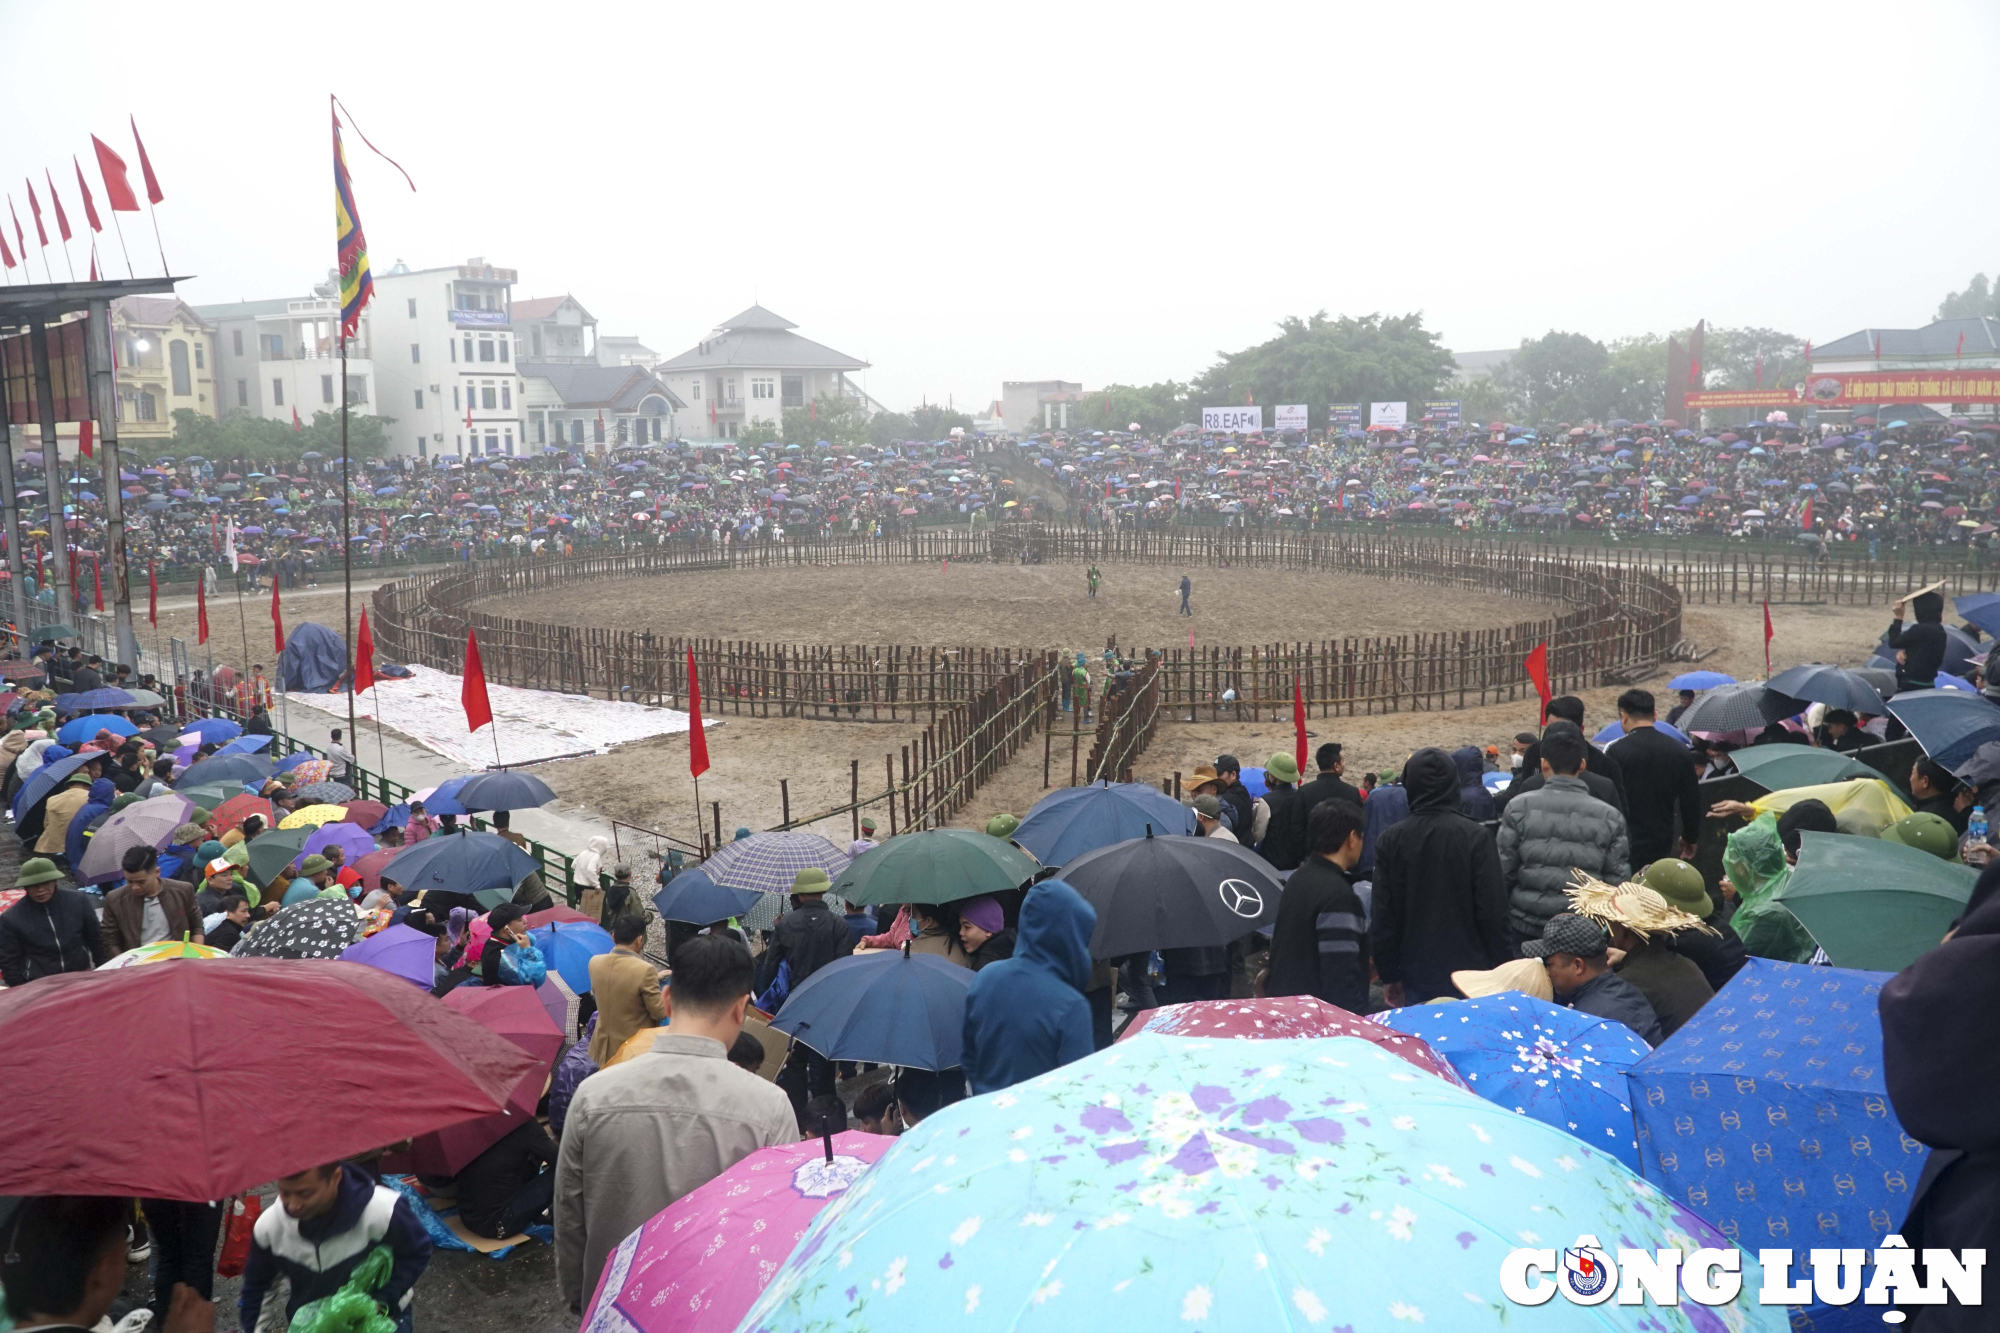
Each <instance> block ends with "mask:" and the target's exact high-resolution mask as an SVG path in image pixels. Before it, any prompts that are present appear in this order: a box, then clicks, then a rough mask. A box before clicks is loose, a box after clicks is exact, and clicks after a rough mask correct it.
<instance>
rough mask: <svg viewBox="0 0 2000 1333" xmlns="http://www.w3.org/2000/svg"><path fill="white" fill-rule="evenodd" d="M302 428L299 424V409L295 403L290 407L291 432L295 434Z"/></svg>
mask: <svg viewBox="0 0 2000 1333" xmlns="http://www.w3.org/2000/svg"><path fill="white" fill-rule="evenodd" d="M302 429H303V427H301V426H300V425H299V409H298V407H297V406H296V405H295V406H294V407H293V408H292V434H294V435H297V434H298V433H299V432H300V431H301V430H302Z"/></svg>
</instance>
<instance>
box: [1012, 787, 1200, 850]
mask: <svg viewBox="0 0 2000 1333" xmlns="http://www.w3.org/2000/svg"><path fill="white" fill-rule="evenodd" d="M1148 825H1151V826H1152V830H1153V832H1154V833H1156V834H1170V833H1171V834H1191V833H1193V832H1194V813H1193V812H1192V811H1191V810H1189V809H1188V808H1187V807H1186V806H1184V805H1182V804H1181V803H1180V802H1179V801H1176V800H1175V799H1174V798H1173V797H1171V796H1169V795H1167V794H1166V793H1165V792H1163V791H1161V790H1160V789H1159V788H1158V787H1155V786H1153V785H1152V784H1151V783H1146V782H1097V783H1092V784H1091V785H1090V786H1088V787H1061V788H1058V789H1057V790H1055V791H1052V792H1050V793H1049V794H1048V795H1047V796H1044V797H1043V798H1042V799H1041V800H1039V801H1037V802H1035V804H1034V806H1033V808H1031V809H1030V810H1029V811H1028V817H1027V818H1026V819H1024V820H1022V821H1021V826H1020V827H1019V828H1017V829H1015V830H1014V837H1013V841H1015V842H1018V843H1019V844H1021V846H1023V847H1025V848H1027V849H1028V850H1029V851H1030V852H1032V853H1034V856H1035V859H1036V860H1037V861H1040V862H1041V863H1042V864H1043V865H1045V866H1059V865H1065V864H1067V863H1068V862H1070V861H1073V860H1075V859H1076V858H1077V857H1079V856H1082V855H1083V854H1084V853H1085V852H1094V851H1096V850H1097V849H1098V848H1099V847H1109V846H1110V845H1111V844H1112V843H1114V842H1125V841H1127V840H1129V839H1132V838H1143V837H1145V836H1146V828H1147V826H1148Z"/></svg>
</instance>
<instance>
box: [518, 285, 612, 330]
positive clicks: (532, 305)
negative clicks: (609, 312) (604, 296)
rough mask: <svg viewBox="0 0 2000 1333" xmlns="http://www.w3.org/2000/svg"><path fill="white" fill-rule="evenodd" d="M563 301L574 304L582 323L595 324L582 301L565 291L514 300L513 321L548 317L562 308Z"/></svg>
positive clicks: (520, 321)
mask: <svg viewBox="0 0 2000 1333" xmlns="http://www.w3.org/2000/svg"><path fill="white" fill-rule="evenodd" d="M565 301H567V302H569V303H570V304H572V305H574V306H575V307H576V308H577V310H578V311H579V312H581V313H582V315H583V320H584V323H586V324H595V323H596V322H597V321H596V319H594V318H593V317H592V316H591V313H590V312H589V311H588V310H585V309H584V308H583V302H581V301H579V300H577V299H576V298H575V297H574V296H571V295H570V294H569V293H567V292H565V293H563V294H562V295H561V296H536V297H531V298H530V299H528V300H526V301H516V302H514V322H515V323H516V324H519V323H523V322H525V321H528V320H537V319H548V318H550V317H551V316H553V315H554V314H555V313H556V311H558V310H560V309H562V307H563V303H564V302H565Z"/></svg>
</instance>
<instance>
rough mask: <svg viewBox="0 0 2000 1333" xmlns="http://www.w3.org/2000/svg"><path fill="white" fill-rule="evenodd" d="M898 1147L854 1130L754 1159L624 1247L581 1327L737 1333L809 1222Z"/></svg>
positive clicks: (656, 1218)
mask: <svg viewBox="0 0 2000 1333" xmlns="http://www.w3.org/2000/svg"><path fill="white" fill-rule="evenodd" d="M895 1142H896V1140H895V1138H894V1137H893V1136H890V1135H886V1134H863V1133H861V1132H860V1131H858V1130H849V1131H847V1132H845V1133H841V1134H835V1135H833V1136H832V1137H831V1138H830V1139H824V1140H822V1139H808V1140H806V1141H805V1142H803V1143H786V1144H780V1145H779V1146H777V1147H773V1148H760V1149H758V1150H757V1151H756V1152H753V1153H751V1154H750V1155H749V1156H748V1157H745V1158H744V1159H742V1160H741V1161H739V1162H737V1163H736V1165H734V1166H732V1167H730V1168H729V1169H728V1170H727V1171H724V1172H723V1173H722V1174H721V1175H719V1176H717V1177H716V1178H715V1179H713V1180H711V1181H709V1182H708V1183H706V1184H704V1185H702V1186H701V1187H700V1188H698V1189H695V1190H691V1191H689V1192H688V1193H686V1194H684V1195H682V1196H681V1197H680V1198H678V1199H676V1200H674V1201H673V1202H672V1203H671V1204H668V1205H667V1207H666V1208H664V1209H662V1210H661V1211H660V1212H658V1213H656V1214H654V1215H653V1217H652V1218H651V1219H650V1220H648V1221H647V1222H646V1223H645V1225H643V1226H641V1227H640V1228H639V1229H638V1230H636V1231H634V1232H633V1233H632V1234H631V1235H629V1236H627V1237H626V1238H625V1239H624V1240H622V1241H620V1242H619V1244H618V1248H617V1249H615V1250H613V1251H612V1252H611V1253H610V1254H609V1255H608V1256H607V1257H606V1259H605V1263H604V1273H603V1276H602V1281H600V1282H599V1283H598V1285H597V1288H596V1295H595V1296H594V1297H593V1298H592V1299H591V1302H590V1305H589V1307H588V1308H586V1309H585V1310H584V1312H583V1327H585V1328H589V1329H603V1330H607V1333H608V1330H612V1329H618V1328H620V1327H621V1324H620V1321H621V1320H622V1321H623V1327H624V1328H625V1329H627V1330H631V1329H646V1330H656V1331H659V1330H664V1329H666V1328H669V1327H670V1328H672V1329H673V1330H675V1333H733V1330H734V1329H735V1328H736V1324H737V1321H738V1320H740V1319H741V1318H742V1317H743V1314H744V1312H745V1311H747V1310H748V1309H749V1308H750V1305H751V1303H752V1302H753V1301H755V1300H756V1299H757V1296H758V1294H759V1293H761V1292H762V1291H763V1290H764V1284H765V1283H766V1282H767V1281H768V1280H769V1279H770V1277H771V1275H772V1274H773V1273H775V1272H776V1271H777V1268H778V1265H779V1264H780V1263H782V1262H783V1261H784V1259H785V1256H786V1255H788V1254H790V1253H791V1252H792V1249H793V1247H794V1246H796V1245H797V1244H798V1242H799V1240H800V1239H801V1238H802V1237H803V1236H804V1235H805V1233H806V1227H807V1226H808V1225H809V1224H810V1223H811V1222H812V1220H813V1218H814V1217H816V1216H818V1215H819V1212H820V1210H821V1209H823V1208H825V1207H826V1206H827V1205H828V1204H829V1203H831V1202H832V1201H833V1200H834V1199H837V1198H839V1197H840V1196H841V1195H842V1194H844V1193H846V1191H847V1188H848V1186H850V1185H852V1184H853V1183H854V1182H855V1181H857V1180H859V1179H860V1178H861V1176H862V1174H863V1173H864V1172H866V1171H867V1170H868V1167H869V1165H870V1164H871V1163H873V1162H874V1161H875V1160H876V1159H877V1158H878V1157H880V1156H881V1155H882V1154H883V1153H885V1152H887V1151H889V1149H890V1148H891V1147H892V1146H894V1144H895Z"/></svg>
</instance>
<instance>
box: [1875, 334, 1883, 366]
mask: <svg viewBox="0 0 2000 1333" xmlns="http://www.w3.org/2000/svg"><path fill="white" fill-rule="evenodd" d="M1875 359H1876V360H1877V361H1880V360H1881V359H1882V335H1881V334H1879V333H1878V334H1876V335H1875Z"/></svg>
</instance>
